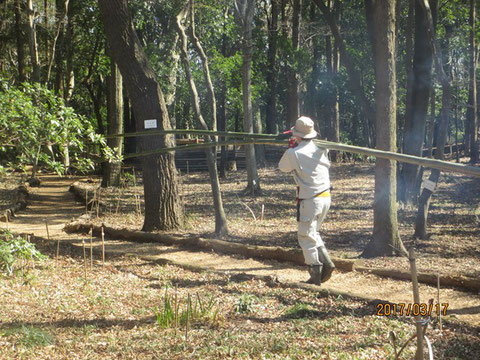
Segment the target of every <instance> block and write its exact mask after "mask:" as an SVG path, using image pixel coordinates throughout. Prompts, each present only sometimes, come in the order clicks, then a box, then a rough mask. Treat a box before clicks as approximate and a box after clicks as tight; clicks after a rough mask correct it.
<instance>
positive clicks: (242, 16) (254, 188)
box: [235, 0, 261, 195]
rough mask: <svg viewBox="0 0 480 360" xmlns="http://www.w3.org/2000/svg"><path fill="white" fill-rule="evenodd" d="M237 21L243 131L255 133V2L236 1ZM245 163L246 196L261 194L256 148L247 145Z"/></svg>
mask: <svg viewBox="0 0 480 360" xmlns="http://www.w3.org/2000/svg"><path fill="white" fill-rule="evenodd" d="M235 7H236V19H237V22H238V23H239V24H240V26H241V30H242V58H243V61H242V98H243V130H244V131H245V132H248V133H253V109H252V87H251V82H252V80H251V79H252V55H253V41H252V26H253V13H254V10H255V1H254V0H236V1H235ZM245 162H246V167H247V181H248V184H247V188H246V189H245V191H244V193H245V194H251V195H256V194H258V193H260V192H261V189H260V180H259V177H258V171H257V162H256V159H255V147H254V146H253V145H245Z"/></svg>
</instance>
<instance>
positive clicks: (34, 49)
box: [26, 0, 40, 82]
mask: <svg viewBox="0 0 480 360" xmlns="http://www.w3.org/2000/svg"><path fill="white" fill-rule="evenodd" d="M26 10H27V17H28V21H27V33H28V47H29V49H30V60H31V62H32V68H33V74H32V75H33V76H32V79H33V81H36V82H40V63H39V60H38V45H37V30H36V26H35V9H34V8H33V1H32V0H27V7H26Z"/></svg>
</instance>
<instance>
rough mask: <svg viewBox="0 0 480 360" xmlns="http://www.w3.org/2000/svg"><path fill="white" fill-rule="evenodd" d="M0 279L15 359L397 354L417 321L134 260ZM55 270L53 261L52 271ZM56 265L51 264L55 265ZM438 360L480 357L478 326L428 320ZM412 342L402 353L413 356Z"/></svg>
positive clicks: (6, 337) (66, 263) (3, 339)
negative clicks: (441, 325)
mask: <svg viewBox="0 0 480 360" xmlns="http://www.w3.org/2000/svg"><path fill="white" fill-rule="evenodd" d="M46 262H47V263H46V264H45V266H42V267H36V268H35V269H31V273H32V275H33V276H35V278H36V279H35V282H31V283H28V284H27V283H25V281H24V280H23V278H21V277H15V276H12V277H5V278H4V279H2V280H0V299H2V306H0V315H1V323H0V360H4V359H9V360H10V359H40V360H44V359H77V358H78V359H93V360H95V359H102V360H103V359H156V358H158V359H212V360H213V359H282V360H283V359H299V360H300V359H301V360H303V359H348V360H353V359H368V360H385V359H392V360H393V359H395V355H394V353H395V348H394V345H393V343H392V341H391V335H390V334H391V332H393V333H394V334H395V341H396V342H395V347H396V349H397V350H398V349H399V347H400V346H401V344H404V343H405V341H406V340H407V339H409V338H410V337H411V336H412V334H413V333H414V331H415V325H414V322H413V319H412V318H409V317H379V316H376V315H375V314H376V307H375V306H373V305H371V304H368V303H366V302H364V301H361V300H352V299H348V298H342V297H334V296H326V295H323V294H320V293H317V292H315V291H308V290H305V289H297V288H288V287H282V286H281V285H279V284H274V283H267V282H264V281H261V280H256V279H249V280H245V281H240V280H233V279H232V278H231V277H230V276H229V275H228V274H219V273H211V272H193V271H189V270H186V269H182V268H179V267H176V266H173V265H159V264H154V263H151V262H148V261H145V260H141V259H137V258H132V257H115V258H114V259H108V258H107V261H106V264H105V267H103V266H102V265H101V264H100V263H99V264H97V265H96V266H94V267H93V268H92V269H89V268H87V279H85V267H84V261H83V258H81V257H78V258H69V257H66V256H63V257H62V256H60V259H59V260H58V266H53V265H54V263H55V260H54V259H47V260H46ZM50 263H51V264H50ZM49 265H51V266H49ZM427 336H428V337H429V339H430V340H431V341H432V344H433V348H434V351H435V359H436V360H446V359H449V360H450V359H476V358H480V349H479V345H476V344H480V336H479V335H478V332H476V331H475V330H474V329H473V328H468V327H465V328H462V329H457V328H455V327H454V326H453V325H451V324H450V323H449V322H447V321H445V322H444V330H443V332H442V333H440V332H439V330H438V326H437V324H436V323H435V322H434V323H433V324H431V325H429V328H428V330H427ZM414 351H415V342H414V341H413V342H411V343H410V344H409V345H408V346H407V348H406V350H405V351H404V352H403V353H402V356H401V357H400V359H401V360H405V359H412V358H413V357H414Z"/></svg>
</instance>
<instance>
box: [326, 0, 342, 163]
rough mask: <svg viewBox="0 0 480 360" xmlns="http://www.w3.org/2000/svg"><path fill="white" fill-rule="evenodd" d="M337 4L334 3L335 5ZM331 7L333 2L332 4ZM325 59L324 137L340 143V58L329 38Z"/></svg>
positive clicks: (334, 157)
mask: <svg viewBox="0 0 480 360" xmlns="http://www.w3.org/2000/svg"><path fill="white" fill-rule="evenodd" d="M336 4H338V1H337V3H335V5H336ZM332 6H333V2H332ZM325 41H326V43H325V48H326V51H325V53H326V59H327V96H326V99H325V103H326V107H327V116H326V132H325V134H326V136H327V140H328V141H332V142H340V113H339V103H338V88H337V85H336V80H337V79H336V78H337V73H338V69H339V65H340V56H339V51H338V43H337V41H336V40H335V39H334V42H333V46H332V41H331V39H330V37H328V36H327V37H326V39H325ZM337 154H338V152H337V151H332V152H331V153H330V158H331V160H332V161H333V162H336V161H337Z"/></svg>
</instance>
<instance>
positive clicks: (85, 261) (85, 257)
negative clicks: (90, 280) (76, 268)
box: [82, 237, 87, 280]
mask: <svg viewBox="0 0 480 360" xmlns="http://www.w3.org/2000/svg"><path fill="white" fill-rule="evenodd" d="M82 248H83V268H84V270H85V280H87V254H86V251H85V238H83V237H82Z"/></svg>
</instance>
